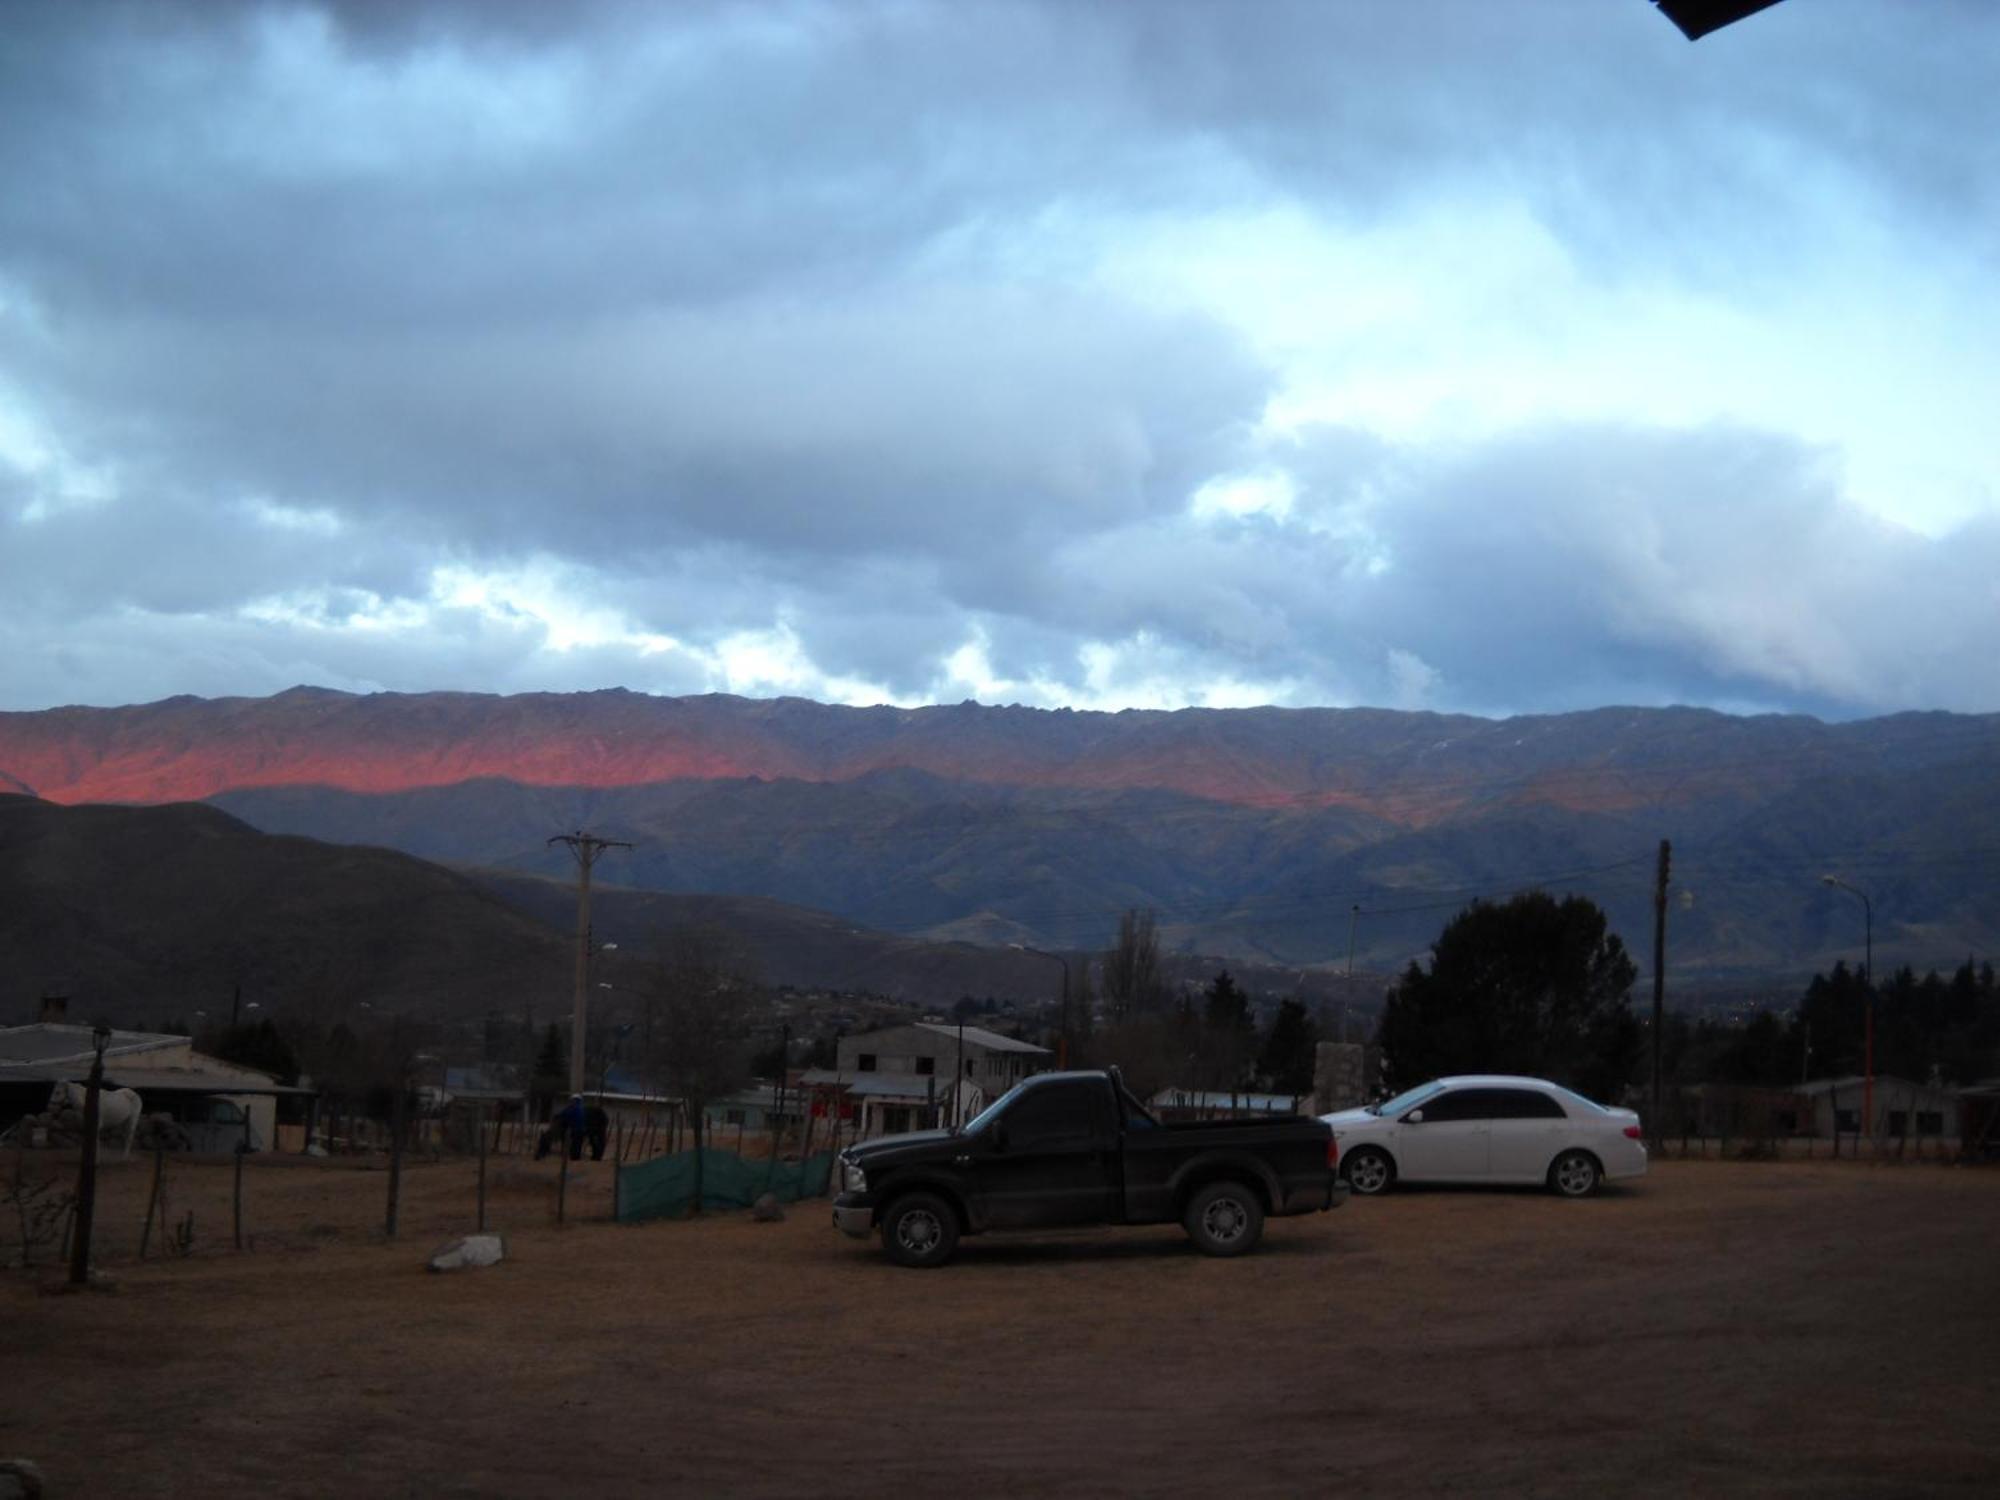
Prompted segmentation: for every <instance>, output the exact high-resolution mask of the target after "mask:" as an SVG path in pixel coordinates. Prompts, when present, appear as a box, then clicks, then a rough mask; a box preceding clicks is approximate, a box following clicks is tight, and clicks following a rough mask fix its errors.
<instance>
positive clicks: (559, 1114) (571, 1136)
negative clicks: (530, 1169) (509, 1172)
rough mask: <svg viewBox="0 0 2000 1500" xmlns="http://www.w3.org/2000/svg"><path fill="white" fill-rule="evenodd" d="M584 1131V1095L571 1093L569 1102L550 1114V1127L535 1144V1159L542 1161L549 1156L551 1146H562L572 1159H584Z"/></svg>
mask: <svg viewBox="0 0 2000 1500" xmlns="http://www.w3.org/2000/svg"><path fill="white" fill-rule="evenodd" d="M583 1131H584V1110H583V1095H581V1094H571V1095H570V1096H569V1103H567V1104H565V1105H564V1106H563V1107H562V1108H561V1109H559V1110H557V1111H556V1112H555V1113H554V1114H553V1115H551V1116H549V1128H548V1129H547V1130H544V1131H543V1132H542V1138H541V1140H540V1141H539V1142H537V1143H536V1146H535V1160H536V1161H540V1160H541V1159H542V1158H543V1157H544V1156H547V1155H548V1154H549V1148H550V1147H551V1146H560V1147H561V1148H562V1149H564V1150H566V1151H568V1152H569V1159H570V1160H571V1161H582V1160H583Z"/></svg>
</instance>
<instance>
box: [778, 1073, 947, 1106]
mask: <svg viewBox="0 0 2000 1500" xmlns="http://www.w3.org/2000/svg"><path fill="white" fill-rule="evenodd" d="M799 1082H800V1083H801V1084H803V1085H804V1086H805V1087H807V1088H815V1087H817V1088H827V1087H831V1086H833V1085H836V1084H837V1085H839V1086H840V1087H841V1088H844V1089H845V1090H846V1091H847V1092H848V1093H850V1094H857V1095H863V1096H866V1097H868V1098H871V1099H928V1098H930V1097H931V1085H932V1084H936V1085H937V1097H938V1098H940V1099H948V1098H950V1097H951V1077H950V1075H949V1074H946V1075H944V1076H939V1075H938V1074H936V1073H842V1072H837V1071H835V1070H834V1069H832V1068H808V1069H806V1071H805V1072H803V1073H801V1074H799ZM974 1087H977V1086H976V1085H974Z"/></svg>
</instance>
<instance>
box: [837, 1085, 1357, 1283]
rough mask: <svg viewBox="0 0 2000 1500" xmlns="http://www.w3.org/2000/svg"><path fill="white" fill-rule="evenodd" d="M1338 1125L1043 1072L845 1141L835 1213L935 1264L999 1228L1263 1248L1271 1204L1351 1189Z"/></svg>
mask: <svg viewBox="0 0 2000 1500" xmlns="http://www.w3.org/2000/svg"><path fill="white" fill-rule="evenodd" d="M1336 1166H1337V1163H1336V1162H1335V1159H1334V1144H1333V1133H1332V1131H1331V1130H1330V1129H1329V1128H1328V1127H1327V1126H1326V1125H1324V1124H1322V1123H1320V1122H1319V1121H1318V1120H1310V1119H1303V1118H1301V1117H1299V1116H1297V1115H1284V1116H1277V1117H1268V1116H1267V1117H1261V1118H1258V1119H1254V1120H1205V1121H1198V1122H1192V1123H1187V1124H1172V1125H1168V1124H1162V1123H1161V1122H1160V1121H1159V1120H1157V1119H1155V1118H1154V1117H1153V1115H1152V1114H1151V1113H1150V1112H1149V1111H1148V1110H1147V1109H1146V1107H1145V1106H1144V1105H1143V1104H1141V1103H1140V1102H1139V1101H1138V1100H1137V1099H1135V1098H1134V1097H1133V1096H1132V1094H1131V1092H1130V1091H1129V1090H1127V1089H1126V1087H1125V1085H1124V1083H1123V1082H1122V1081H1121V1080H1120V1079H1119V1077H1118V1075H1117V1073H1116V1072H1102V1073H1099V1072H1071V1073H1043V1074H1040V1075H1038V1076H1036V1077H1033V1078H1029V1079H1026V1080H1024V1081H1023V1082H1021V1083H1019V1084H1016V1085H1015V1086H1014V1087H1013V1088H1012V1089H1010V1090H1009V1091H1008V1092H1007V1093H1005V1094H1003V1095H1002V1096H1001V1097H1000V1098H999V1099H997V1100H995V1101H994V1102H993V1104H992V1105H991V1106H989V1107H988V1108H987V1109H986V1110H984V1111H983V1112H981V1113H980V1114H979V1115H978V1116H977V1117H976V1118H974V1119H972V1120H970V1121H968V1122H967V1123H966V1125H965V1127H964V1128H963V1129H962V1130H920V1131H915V1132H912V1133H911V1134H908V1135H892V1136H884V1137H883V1138H881V1139H880V1140H873V1141H864V1142H862V1143H860V1144H859V1145H854V1146H850V1147H848V1148H847V1149H846V1150H845V1151H843V1152H841V1154H840V1163H839V1168H840V1184H839V1185H840V1187H841V1192H840V1195H839V1196H838V1197H837V1198H835V1199H834V1201H833V1222H834V1226H835V1227H836V1228H838V1229H840V1230H841V1231H842V1232H843V1233H846V1234H849V1235H852V1236H853V1237H854V1238H856V1239H865V1238H867V1236H868V1235H869V1234H870V1233H872V1232H873V1231H874V1230H876V1229H878V1228H879V1229H880V1230H881V1231H882V1249H883V1252H884V1253H885V1254H886V1255H887V1256H888V1257H889V1259H890V1260H892V1261H894V1262H896V1263H897V1264H898V1265H903V1266H919V1267H924V1266H938V1265H943V1264H944V1262H945V1261H947V1260H949V1259H950V1258H951V1255H952V1252H953V1251H954V1250H955V1249H957V1247H958V1241H959V1237H960V1236H961V1235H967V1234H980V1233H983V1232H984V1231H986V1230H989V1229H1047V1228H1053V1227H1057V1226H1066V1225H1084V1224H1171V1223H1179V1224H1181V1225H1183V1226H1184V1227H1185V1228H1186V1230H1187V1233H1188V1237H1189V1238H1190V1239H1192V1240H1193V1241H1194V1243H1195V1245H1196V1246H1197V1247H1198V1248H1199V1249H1201V1250H1202V1251H1204V1252H1206V1253H1207V1254H1209V1255H1241V1254H1243V1253H1244V1252H1246V1251H1248V1250H1251V1249H1253V1248H1255V1246H1256V1244H1257V1242H1258V1240H1259V1239H1260V1238H1261V1237H1262V1235H1263V1232H1264V1220H1265V1217H1266V1216H1267V1215H1271V1214H1302V1213H1315V1212H1319V1211H1322V1210H1325V1209H1329V1208H1333V1207H1335V1206H1336V1205H1338V1204H1340V1203H1341V1202H1343V1201H1345V1199H1346V1197H1347V1193H1348V1186H1347V1184H1346V1183H1345V1182H1343V1181H1342V1180H1341V1179H1340V1176H1339V1173H1338V1172H1337V1170H1336Z"/></svg>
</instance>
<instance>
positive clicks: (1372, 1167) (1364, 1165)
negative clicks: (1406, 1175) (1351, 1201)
mask: <svg viewBox="0 0 2000 1500" xmlns="http://www.w3.org/2000/svg"><path fill="white" fill-rule="evenodd" d="M1341 1171H1342V1172H1344V1173H1345V1174H1346V1176H1347V1185H1348V1186H1349V1187H1351V1188H1353V1189H1354V1191H1355V1192H1357V1193H1359V1194H1361V1195H1362V1196H1363V1197H1365V1198H1372V1197H1374V1196H1375V1195H1376V1194H1377V1193H1386V1192H1388V1191H1389V1184H1390V1183H1392V1182H1394V1181H1395V1180H1396V1164H1395V1163H1394V1162H1392V1161H1390V1160H1389V1157H1388V1155H1387V1153H1385V1152H1381V1151H1377V1150H1376V1149H1375V1148H1374V1147H1373V1146H1361V1147H1357V1148H1356V1149H1355V1150H1353V1151H1350V1152H1349V1153H1348V1154H1347V1158H1346V1160H1345V1161H1343V1162H1342V1163H1341Z"/></svg>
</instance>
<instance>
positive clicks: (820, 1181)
mask: <svg viewBox="0 0 2000 1500" xmlns="http://www.w3.org/2000/svg"><path fill="white" fill-rule="evenodd" d="M694 1161H695V1153H694V1152H692V1151H683V1152H681V1153H680V1154H679V1155H677V1156H657V1157H655V1158H653V1160H651V1161H642V1162H638V1163H636V1164H634V1165H632V1166H629V1167H620V1168H619V1169H618V1222H619V1223H621V1224H636V1223H638V1222H639V1221H640V1220H642V1219H670V1218H673V1217H674V1216H676V1215H678V1214H684V1213H686V1212H687V1211H688V1209H689V1207H690V1206H691V1205H692V1204H693V1203H694ZM832 1170H833V1153H832V1152H831V1151H825V1152H821V1153H820V1154H819V1155H817V1156H809V1157H807V1158H806V1159H805V1160H804V1161H780V1162H771V1161H746V1160H745V1159H744V1158H743V1157H740V1156H738V1155H737V1154H736V1153H735V1152H733V1151H706V1150H705V1151H703V1152H702V1153H701V1206H702V1207H703V1208H748V1207H749V1206H750V1205H751V1204H753V1203H755V1202H756V1201H757V1200H758V1199H759V1198H760V1197H762V1196H763V1195H764V1194H765V1193H771V1194H774V1195H775V1196H776V1197H777V1200H778V1201H779V1202H780V1203H796V1202H798V1201H799V1199H801V1198H817V1197H819V1196H820V1195H821V1194H822V1193H824V1192H825V1191H826V1184H827V1178H828V1175H829V1174H830V1173H831V1172H832Z"/></svg>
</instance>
